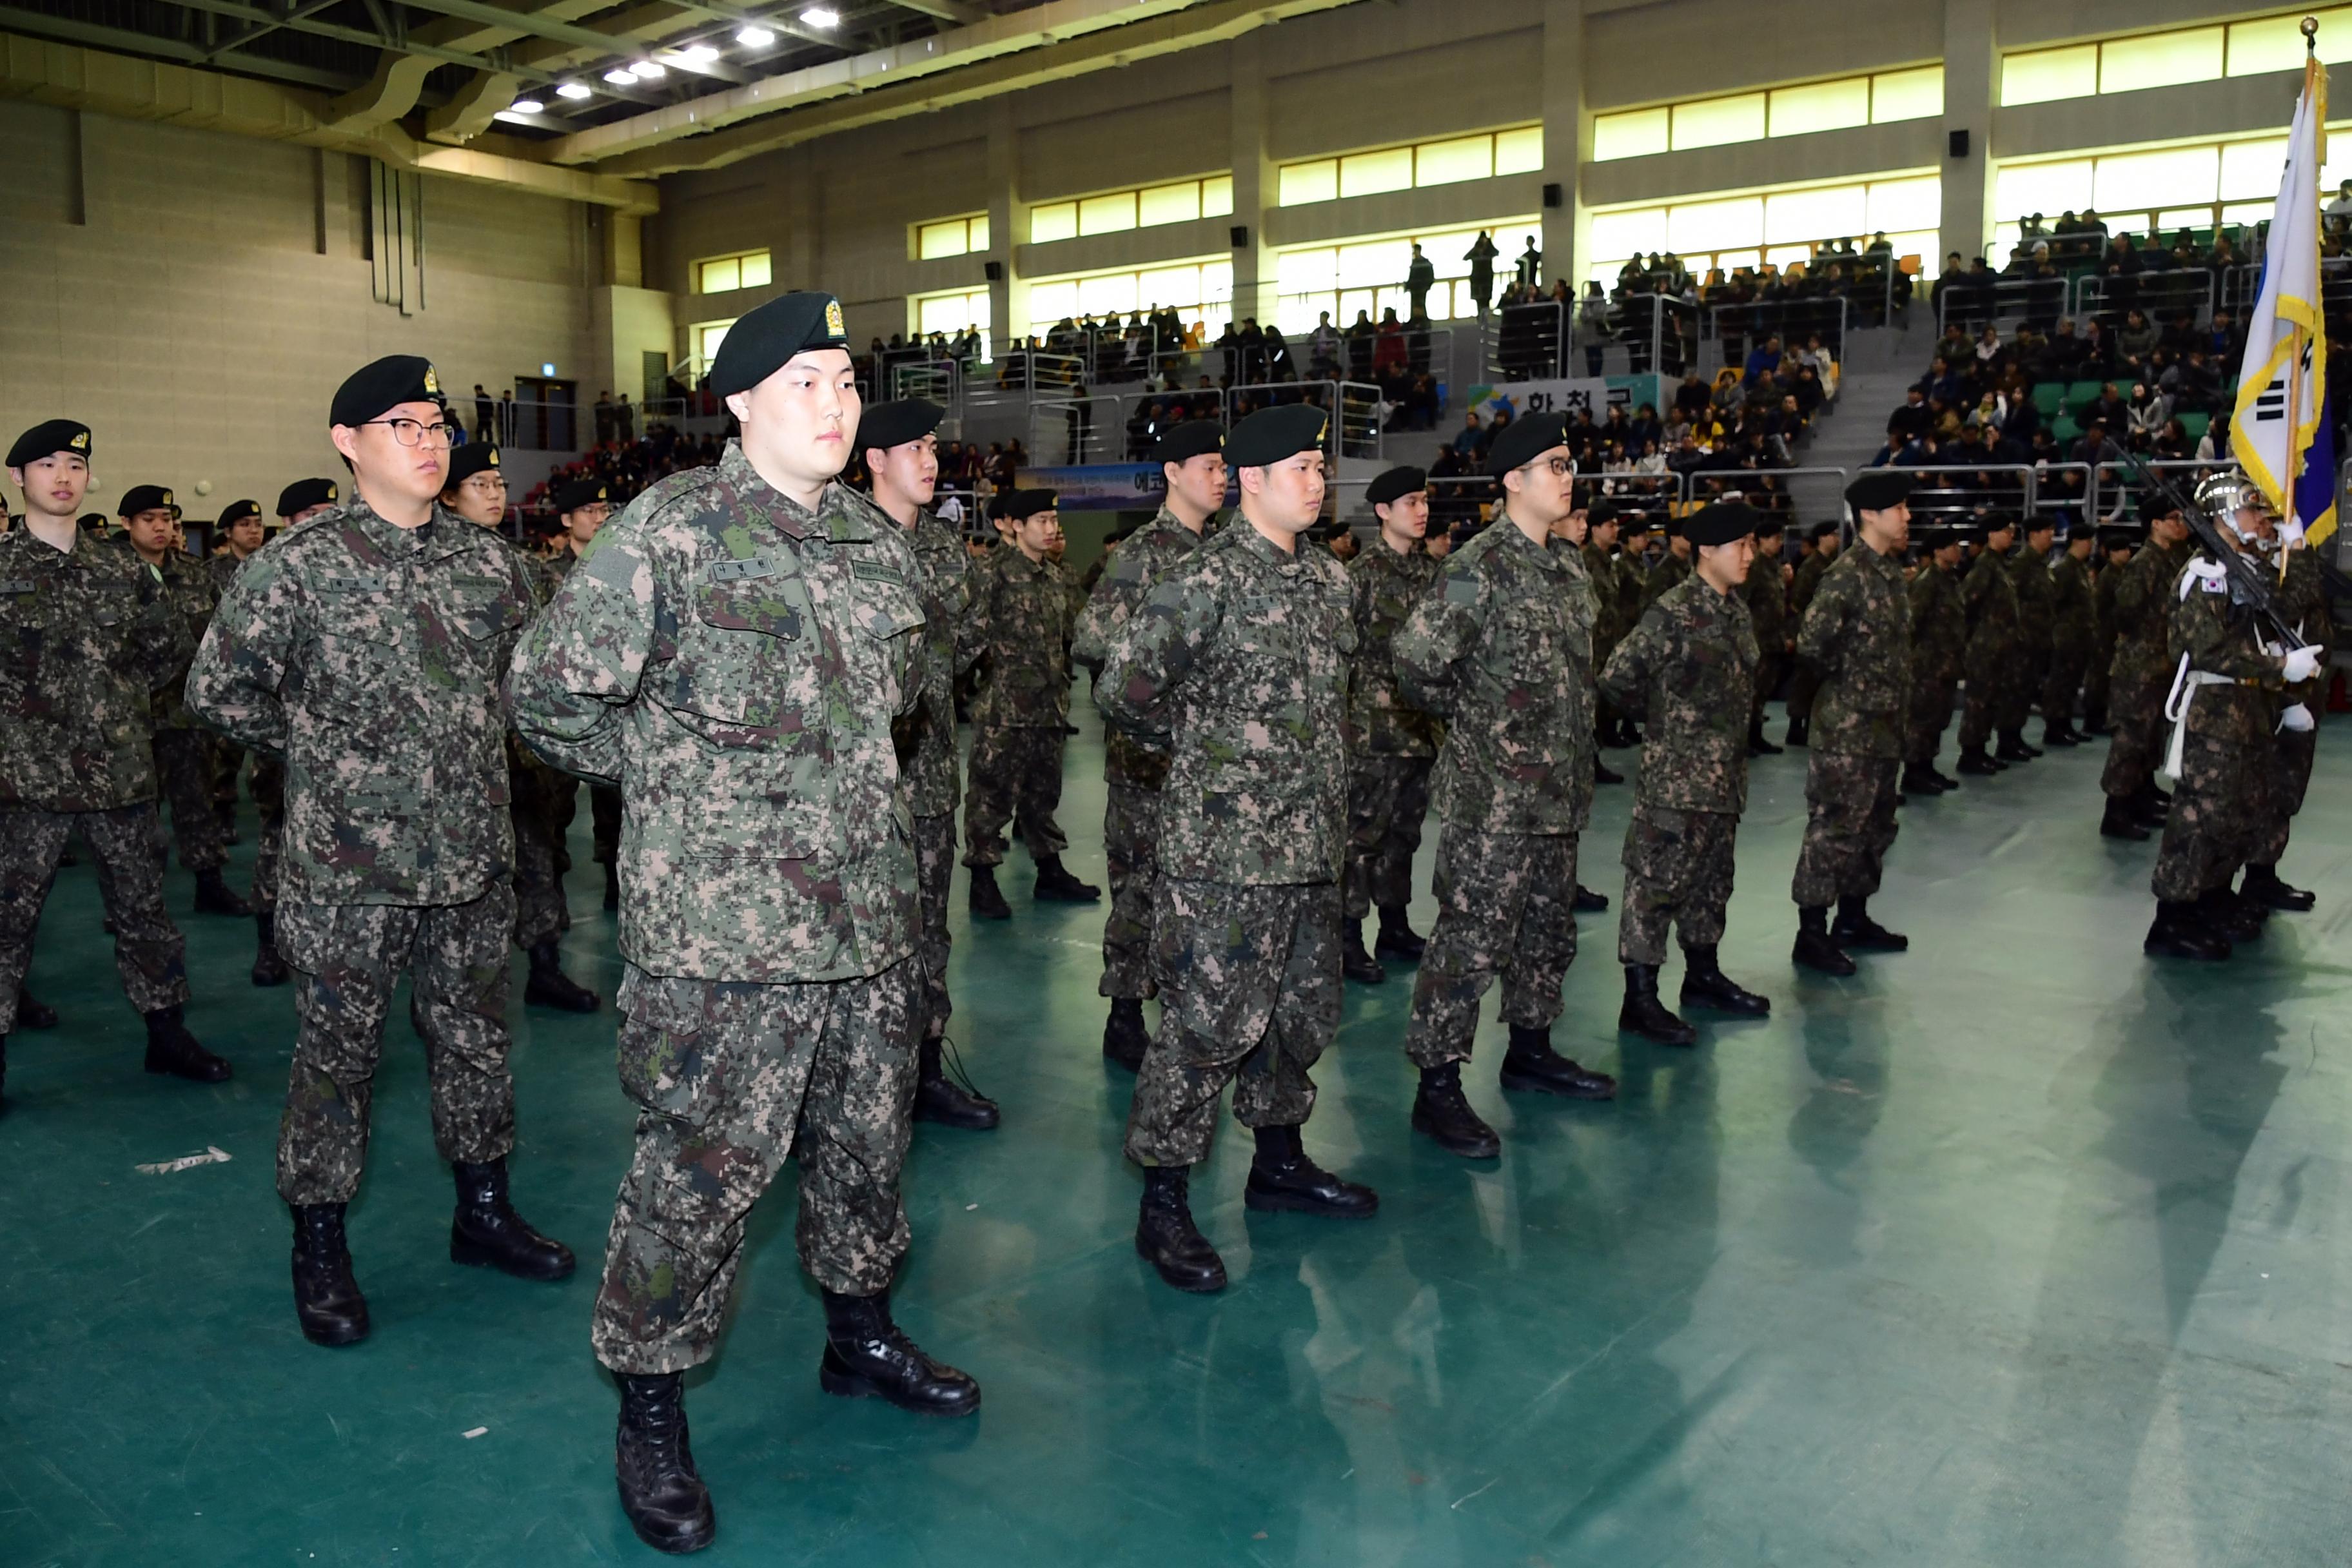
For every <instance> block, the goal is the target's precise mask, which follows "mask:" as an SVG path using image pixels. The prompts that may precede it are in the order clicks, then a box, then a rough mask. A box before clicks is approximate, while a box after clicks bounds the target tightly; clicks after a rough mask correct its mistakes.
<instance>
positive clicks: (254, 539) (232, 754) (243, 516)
mask: <svg viewBox="0 0 2352 1568" xmlns="http://www.w3.org/2000/svg"><path fill="white" fill-rule="evenodd" d="M214 526H215V527H216V528H217V529H218V530H219V531H220V532H221V534H222V536H223V537H224V538H225V539H226V541H227V542H228V548H227V549H226V550H222V551H218V552H215V553H214V554H213V556H212V557H211V559H209V560H207V561H206V562H205V573H206V574H208V575H209V576H210V577H211V580H212V594H213V600H214V602H215V604H217V603H218V602H219V600H220V596H221V595H223V594H226V593H227V592H228V585H229V584H231V583H234V582H236V571H237V568H238V567H240V566H242V565H244V564H245V563H246V562H247V561H248V560H250V559H251V558H252V556H253V552H255V551H257V550H259V549H260V548H261V547H262V545H263V544H264V543H266V542H267V538H266V536H265V535H264V534H263V532H262V528H261V503H260V502H259V501H254V500H237V501H231V502H229V503H228V505H227V506H226V507H224V508H222V509H221V514H220V520H219V521H218V522H216V523H215V525H214ZM200 732H201V733H202V734H203V735H204V737H205V751H206V752H209V753H210V759H211V768H212V792H213V809H214V811H215V812H216V813H217V814H218V815H219V816H220V821H221V835H222V837H223V838H224V839H225V840H226V842H228V843H230V844H234V843H236V775H237V773H238V772H239V771H240V770H241V769H243V767H244V766H245V748H244V747H242V746H240V745H238V744H236V742H234V741H231V740H230V739H229V738H228V737H227V736H226V735H222V734H219V733H217V732H215V731H211V730H205V731H200ZM250 912H251V906H249V905H248V906H247V913H250Z"/></svg>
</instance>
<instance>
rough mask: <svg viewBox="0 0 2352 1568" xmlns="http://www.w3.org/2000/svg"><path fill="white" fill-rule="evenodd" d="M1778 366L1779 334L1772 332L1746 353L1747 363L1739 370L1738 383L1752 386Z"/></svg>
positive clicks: (1778, 367)
mask: <svg viewBox="0 0 2352 1568" xmlns="http://www.w3.org/2000/svg"><path fill="white" fill-rule="evenodd" d="M1778 369H1780V334H1779V333H1778V332H1774V333H1772V334H1770V335H1769V336H1768V337H1766V338H1765V340H1764V341H1763V342H1761V343H1759V344H1758V345H1757V346H1756V347H1755V348H1753V349H1750V350H1749V351H1748V363H1747V365H1746V366H1745V368H1743V369H1742V371H1741V372H1740V376H1739V379H1740V383H1741V384H1743V385H1746V386H1753V385H1755V384H1757V383H1758V382H1759V381H1761V380H1763V379H1764V378H1765V377H1766V376H1768V375H1769V374H1772V372H1774V371H1776V370H1778Z"/></svg>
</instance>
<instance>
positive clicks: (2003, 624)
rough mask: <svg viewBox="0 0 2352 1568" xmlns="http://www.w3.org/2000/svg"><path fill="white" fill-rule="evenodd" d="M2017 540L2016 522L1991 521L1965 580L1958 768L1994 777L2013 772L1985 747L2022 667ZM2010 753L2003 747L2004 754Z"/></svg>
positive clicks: (1961, 588) (1961, 584) (1961, 585)
mask: <svg viewBox="0 0 2352 1568" xmlns="http://www.w3.org/2000/svg"><path fill="white" fill-rule="evenodd" d="M2016 538H2017V525H2016V524H2015V523H2014V522H2012V521H2010V520H2009V519H2007V518H1994V519H1993V520H1991V521H1990V522H1988V523H1987V524H1986V525H1985V531H1984V538H1983V541H1982V543H1983V546H1984V548H1983V549H1982V550H1981V551H1980V552H1979V553H1978V555H1977V558H1976V560H1975V561H1974V562H1973V563H1970V565H1969V570H1968V574H1967V575H1966V576H1965V577H1963V578H1961V579H1960V608H1961V610H1962V612H1963V613H1964V614H1965V615H1966V616H1968V622H1969V642H1968V649H1967V653H1966V656H1965V659H1964V668H1965V669H1966V671H1967V675H1968V683H1969V693H1968V702H1967V705H1966V706H1965V707H1964V708H1963V709H1962V710H1961V712H1960V764H1959V766H1960V772H1962V773H1978V774H1983V775H1985V776H1987V777H1990V775H1992V774H1994V773H2004V772H2006V771H2008V767H2009V761H2005V760H2002V759H2000V758H1996V757H1994V756H1992V755H1990V753H1988V752H1986V750H1985V747H1986V744H1987V743H1988V742H1990V740H1991V739H1992V736H1993V731H1994V729H1995V727H1996V725H1997V724H1998V723H1999V721H2000V718H2001V716H2002V712H2003V704H2004V703H2006V702H2007V701H2008V700H2009V699H2008V697H2007V695H2006V694H2007V691H2008V689H2009V685H2010V683H2011V681H2013V680H2014V679H2016V670H2017V667H2018V662H2019V658H2018V652H2017V579H2016V578H2015V577H2014V576H2012V575H2011V573H2010V570H2009V566H2008V556H2009V547H2010V545H2011V542H2014V541H2015V539H2016ZM2007 749H2008V748H2007V746H2006V745H2005V744H2004V746H2003V748H2002V750H2003V751H2004V752H2006V751H2007ZM2010 760H2013V761H2025V760H2027V759H2025V758H2023V757H2018V758H2014V759H2010Z"/></svg>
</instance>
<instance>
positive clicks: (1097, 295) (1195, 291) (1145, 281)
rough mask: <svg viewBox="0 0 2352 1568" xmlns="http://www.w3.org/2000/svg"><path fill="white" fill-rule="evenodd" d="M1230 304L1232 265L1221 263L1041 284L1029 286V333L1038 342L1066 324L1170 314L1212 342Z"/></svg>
mask: <svg viewBox="0 0 2352 1568" xmlns="http://www.w3.org/2000/svg"><path fill="white" fill-rule="evenodd" d="M1233 298H1234V264H1233V263H1232V262H1231V261H1230V260H1223V259H1220V260H1214V261H1187V262H1181V263H1175V264H1171V265H1165V266H1159V267H1146V268H1131V269H1124V270H1119V271H1114V272H1089V273H1084V274H1077V275H1073V276H1071V277H1067V278H1040V279H1037V280H1036V281H1035V282H1034V283H1032V284H1030V285H1029V329H1028V330H1029V332H1030V333H1031V335H1033V336H1035V337H1039V338H1043V337H1044V336H1045V334H1046V333H1047V332H1048V331H1051V330H1052V329H1053V327H1054V325H1055V323H1056V322H1058V321H1062V320H1064V319H1065V318H1067V319H1070V320H1073V321H1075V320H1076V319H1077V318H1078V317H1080V316H1088V315H1091V316H1100V315H1103V314H1105V313H1107V312H1108V311H1113V310H1116V311H1118V313H1119V314H1120V315H1121V316H1127V315H1130V314H1132V313H1134V312H1135V311H1138V310H1154V309H1159V310H1174V311H1175V312H1176V313H1177V314H1178V315H1179V316H1181V317H1182V318H1183V320H1184V324H1185V325H1186V326H1187V327H1190V326H1191V325H1192V323H1194V322H1195V321H1198V322H1201V323H1202V325H1203V326H1205V328H1206V329H1207V331H1208V334H1209V336H1211V337H1214V336H1216V335H1217V334H1218V333H1219V332H1222V331H1224V330H1225V321H1226V320H1227V318H1228V317H1229V316H1230V314H1231V311H1232V305H1233Z"/></svg>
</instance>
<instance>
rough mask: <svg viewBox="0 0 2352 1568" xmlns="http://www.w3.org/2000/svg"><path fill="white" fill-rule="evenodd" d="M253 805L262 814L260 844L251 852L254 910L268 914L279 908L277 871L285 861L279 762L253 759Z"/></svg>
mask: <svg viewBox="0 0 2352 1568" xmlns="http://www.w3.org/2000/svg"><path fill="white" fill-rule="evenodd" d="M253 805H254V808H255V809H256V810H257V811H258V812H259V813H260V814H261V842H260V843H259V844H257V846H255V847H254V851H253V907H254V910H255V911H256V912H257V913H260V914H268V913H269V912H270V911H271V910H275V909H276V908H277V907H278V867H279V866H281V865H282V864H284V862H285V859H286V764H285V763H283V762H281V761H279V760H278V758H276V757H256V758H254V759H253Z"/></svg>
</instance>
